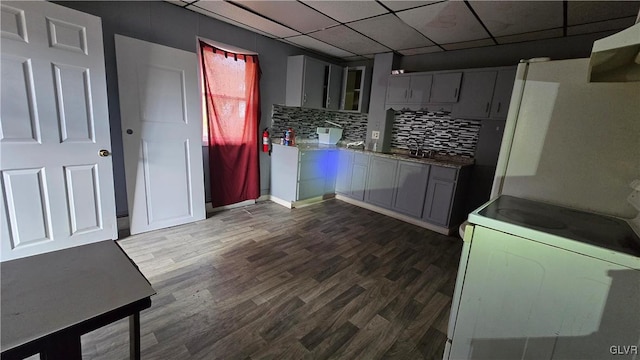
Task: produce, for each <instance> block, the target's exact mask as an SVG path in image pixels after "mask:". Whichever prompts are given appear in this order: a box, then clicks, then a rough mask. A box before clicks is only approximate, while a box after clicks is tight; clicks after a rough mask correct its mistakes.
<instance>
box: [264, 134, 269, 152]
mask: <svg viewBox="0 0 640 360" xmlns="http://www.w3.org/2000/svg"><path fill="white" fill-rule="evenodd" d="M262 152H269V128H265V129H264V131H263V132H262Z"/></svg>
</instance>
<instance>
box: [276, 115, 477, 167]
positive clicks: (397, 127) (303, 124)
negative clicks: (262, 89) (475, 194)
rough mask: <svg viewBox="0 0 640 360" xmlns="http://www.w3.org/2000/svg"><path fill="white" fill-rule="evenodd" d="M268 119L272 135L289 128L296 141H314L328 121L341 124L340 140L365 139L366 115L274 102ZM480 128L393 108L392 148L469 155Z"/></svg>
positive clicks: (474, 124)
mask: <svg viewBox="0 0 640 360" xmlns="http://www.w3.org/2000/svg"><path fill="white" fill-rule="evenodd" d="M271 119H272V120H271V129H269V130H270V131H271V136H272V137H274V138H279V137H280V136H282V134H283V133H284V131H285V130H286V129H287V128H289V127H292V128H293V129H294V130H295V132H296V140H298V141H305V140H306V141H309V140H316V139H318V134H316V128H317V127H331V126H333V125H331V124H327V123H325V121H326V120H329V121H332V122H335V123H336V124H340V125H342V126H343V133H342V140H343V141H359V140H365V139H366V133H367V114H361V113H349V112H340V111H329V110H318V109H305V108H299V107H290V106H283V105H273V111H272V118H271ZM479 131H480V121H479V120H464V119H454V118H452V117H451V116H450V113H449V112H447V111H435V112H430V111H396V113H395V121H394V123H393V130H392V134H391V147H392V148H399V149H409V147H411V149H415V146H416V141H417V142H418V144H419V146H421V147H422V149H424V150H433V151H435V152H436V153H438V154H441V155H457V156H464V157H470V158H472V157H473V156H474V154H475V149H476V144H477V142H478V133H479Z"/></svg>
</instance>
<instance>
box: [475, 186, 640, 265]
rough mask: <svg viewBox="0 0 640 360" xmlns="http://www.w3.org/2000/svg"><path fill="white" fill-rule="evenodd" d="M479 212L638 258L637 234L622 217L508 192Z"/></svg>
mask: <svg viewBox="0 0 640 360" xmlns="http://www.w3.org/2000/svg"><path fill="white" fill-rule="evenodd" d="M478 215H481V216H484V217H487V218H490V219H495V220H500V221H503V222H507V223H510V224H514V225H519V226H522V227H526V228H529V229H533V230H538V231H542V232H545V233H549V234H552V235H556V236H560V237H564V238H567V239H571V240H575V241H580V242H584V243H588V244H591V245H595V246H599V247H602V248H606V249H610V250H614V251H618V252H621V253H625V254H630V255H634V256H639V257H640V237H638V235H637V234H636V233H634V232H633V230H632V229H631V227H630V226H629V224H628V223H627V222H626V221H624V220H622V219H617V218H614V217H610V216H604V215H598V214H593V213H589V212H586V211H580V210H573V209H569V208H565V207H562V206H557V205H551V204H546V203H541V202H537V201H532V200H526V199H520V198H517V197H513V196H508V195H502V196H500V197H499V198H497V199H496V200H494V201H493V202H491V203H490V204H489V205H487V206H486V207H485V208H484V209H482V210H480V211H479V212H478Z"/></svg>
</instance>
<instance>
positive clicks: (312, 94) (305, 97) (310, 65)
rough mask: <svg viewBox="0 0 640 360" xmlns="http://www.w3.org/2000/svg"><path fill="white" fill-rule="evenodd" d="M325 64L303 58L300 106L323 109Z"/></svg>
mask: <svg viewBox="0 0 640 360" xmlns="http://www.w3.org/2000/svg"><path fill="white" fill-rule="evenodd" d="M325 66H326V64H325V63H322V62H320V61H318V60H315V59H312V58H309V57H307V58H305V65H304V79H303V81H304V86H303V91H302V106H303V107H308V108H315V109H319V108H322V107H324V104H323V103H322V100H323V91H324V89H323V85H324V74H325Z"/></svg>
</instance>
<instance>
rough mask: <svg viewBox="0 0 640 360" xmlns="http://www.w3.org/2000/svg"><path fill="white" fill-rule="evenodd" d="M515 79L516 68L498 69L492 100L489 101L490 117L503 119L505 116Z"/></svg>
mask: <svg viewBox="0 0 640 360" xmlns="http://www.w3.org/2000/svg"><path fill="white" fill-rule="evenodd" d="M515 79H516V69H504V70H500V71H498V77H497V78H496V87H495V90H494V91H493V100H492V102H491V115H490V117H491V118H492V119H497V120H505V119H506V118H507V113H508V112H509V103H510V102H511V93H512V91H513V83H514V81H515Z"/></svg>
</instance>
